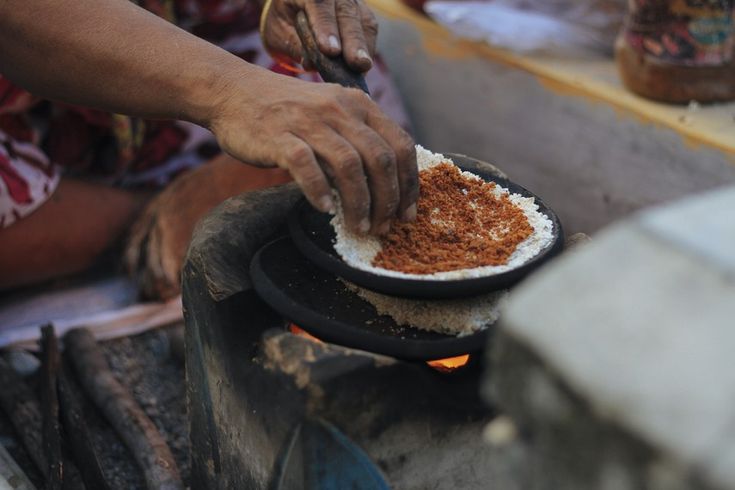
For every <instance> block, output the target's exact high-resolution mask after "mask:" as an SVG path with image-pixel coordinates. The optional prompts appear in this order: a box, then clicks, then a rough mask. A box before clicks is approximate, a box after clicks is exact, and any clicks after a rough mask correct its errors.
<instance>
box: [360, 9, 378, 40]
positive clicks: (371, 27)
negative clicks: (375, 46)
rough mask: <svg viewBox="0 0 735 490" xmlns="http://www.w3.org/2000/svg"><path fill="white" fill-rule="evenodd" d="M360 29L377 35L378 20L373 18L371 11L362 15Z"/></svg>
mask: <svg viewBox="0 0 735 490" xmlns="http://www.w3.org/2000/svg"><path fill="white" fill-rule="evenodd" d="M362 29H363V31H365V32H367V33H369V34H372V35H374V36H377V34H378V29H379V26H378V21H377V20H376V19H375V16H374V15H373V13H372V12H369V13H368V14H366V15H365V16H363V19H362Z"/></svg>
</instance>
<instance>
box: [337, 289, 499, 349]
mask: <svg viewBox="0 0 735 490" xmlns="http://www.w3.org/2000/svg"><path fill="white" fill-rule="evenodd" d="M342 282H344V283H345V285H346V286H347V287H348V288H349V289H351V290H352V291H354V292H355V293H356V294H357V295H358V296H360V297H361V298H362V299H364V300H365V301H367V302H368V303H370V304H372V305H373V306H374V307H375V309H376V310H377V312H378V314H379V315H387V316H389V317H391V318H393V320H394V321H395V322H396V323H397V324H398V325H408V326H411V327H415V328H418V329H421V330H428V331H430V332H438V333H443V334H447V335H456V336H458V337H463V336H465V335H470V334H473V333H475V332H477V331H479V330H483V329H485V328H487V327H489V326H490V325H492V324H493V323H495V321H496V320H497V319H498V316H499V311H500V308H501V307H502V306H503V304H504V303H505V300H506V297H507V296H508V291H505V290H503V291H493V292H492V293H487V294H482V295H480V296H473V297H471V298H460V299H445V300H414V299H406V298H396V297H393V296H386V295H384V294H380V293H376V292H374V291H369V290H367V289H363V288H361V287H359V286H356V285H354V284H352V283H349V282H347V281H342Z"/></svg>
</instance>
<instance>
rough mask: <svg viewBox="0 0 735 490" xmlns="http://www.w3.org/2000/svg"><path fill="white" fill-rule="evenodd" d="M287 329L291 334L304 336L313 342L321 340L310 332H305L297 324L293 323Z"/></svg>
mask: <svg viewBox="0 0 735 490" xmlns="http://www.w3.org/2000/svg"><path fill="white" fill-rule="evenodd" d="M288 330H289V332H291V333H292V334H295V335H299V336H301V337H306V338H307V339H309V340H313V341H314V342H321V340H319V339H318V338H316V337H314V336H313V335H312V334H310V333H309V332H307V331H306V330H304V329H303V328H301V327H299V326H298V325H295V324H293V323H292V324H290V325H289V326H288Z"/></svg>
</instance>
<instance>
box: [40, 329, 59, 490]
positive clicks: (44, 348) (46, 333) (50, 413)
mask: <svg viewBox="0 0 735 490" xmlns="http://www.w3.org/2000/svg"><path fill="white" fill-rule="evenodd" d="M58 370H59V345H58V343H57V341H56V335H55V334H54V327H53V326H51V325H46V326H44V327H41V410H42V411H43V433H42V434H43V448H44V451H45V452H46V468H45V475H46V488H47V489H49V490H61V485H62V484H63V480H64V465H63V461H62V456H61V428H60V427H59V397H58V392H57V391H56V378H57V376H56V375H57V372H58Z"/></svg>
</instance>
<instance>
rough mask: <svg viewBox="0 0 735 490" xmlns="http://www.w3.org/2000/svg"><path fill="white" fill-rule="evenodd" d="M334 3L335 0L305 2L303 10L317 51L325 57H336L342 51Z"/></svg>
mask: <svg viewBox="0 0 735 490" xmlns="http://www.w3.org/2000/svg"><path fill="white" fill-rule="evenodd" d="M337 1H339V2H341V1H344V0H337ZM334 2H335V0H312V1H307V2H306V5H305V8H304V10H305V11H306V17H307V18H308V19H309V23H310V24H311V29H312V31H314V36H315V37H316V42H317V44H318V45H319V50H320V51H321V52H322V53H324V54H326V55H327V56H337V55H338V54H340V52H341V51H342V43H341V42H340V31H339V27H338V26H337V18H336V16H335V3H334Z"/></svg>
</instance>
